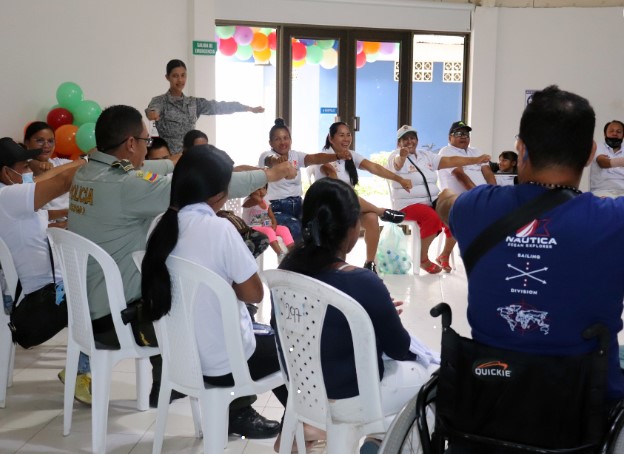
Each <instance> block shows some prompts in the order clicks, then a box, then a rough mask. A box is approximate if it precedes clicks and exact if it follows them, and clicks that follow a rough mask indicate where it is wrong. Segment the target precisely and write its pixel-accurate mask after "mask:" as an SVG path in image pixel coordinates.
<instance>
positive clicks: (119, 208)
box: [69, 105, 296, 438]
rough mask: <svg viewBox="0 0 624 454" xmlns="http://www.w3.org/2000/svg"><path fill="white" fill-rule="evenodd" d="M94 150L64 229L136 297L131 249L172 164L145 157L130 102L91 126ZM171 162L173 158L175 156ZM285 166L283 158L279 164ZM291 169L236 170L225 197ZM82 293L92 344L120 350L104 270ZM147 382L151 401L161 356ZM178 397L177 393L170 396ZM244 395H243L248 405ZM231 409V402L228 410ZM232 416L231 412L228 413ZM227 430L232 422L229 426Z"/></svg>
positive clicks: (270, 426) (141, 238)
mask: <svg viewBox="0 0 624 454" xmlns="http://www.w3.org/2000/svg"><path fill="white" fill-rule="evenodd" d="M95 138H96V143H97V149H98V151H95V152H93V153H92V154H91V155H90V156H89V162H88V164H87V165H86V166H84V167H83V168H81V169H80V170H79V171H78V172H77V173H76V175H75V177H74V181H73V184H72V187H71V189H70V205H69V229H70V230H71V231H73V232H75V233H78V234H80V235H82V236H84V237H85V238H88V239H89V240H91V241H93V242H94V243H96V244H98V245H99V246H100V247H102V248H103V249H104V250H105V251H106V252H108V253H109V254H110V255H111V256H112V258H113V259H114V260H115V262H116V263H117V265H118V266H119V270H120V272H121V277H122V280H123V285H124V293H125V297H126V301H127V302H129V303H130V302H133V301H137V300H140V297H141V277H140V274H139V271H138V270H137V269H136V267H135V265H134V263H133V260H132V253H133V252H134V251H139V250H144V249H145V244H146V237H147V232H148V229H149V227H150V225H151V223H152V221H153V220H154V218H155V217H156V216H157V215H158V214H160V213H162V212H163V211H165V210H166V209H167V206H168V204H169V197H170V188H171V177H170V176H168V174H170V173H171V172H172V171H173V166H174V162H172V161H171V160H168V159H164V160H159V161H145V157H146V155H147V147H148V146H149V145H150V144H151V138H150V137H149V134H148V131H147V128H146V126H145V123H144V122H143V119H142V116H141V113H140V112H139V111H138V110H136V109H134V108H133V107H129V106H123V105H118V106H112V107H109V108H107V109H105V110H104V111H103V112H102V114H101V115H100V117H99V118H98V121H97V123H96V127H95ZM174 159H175V158H174ZM285 164H287V163H285ZM295 174H296V171H295V170H294V168H293V167H292V166H290V167H288V166H283V167H281V168H279V169H276V168H275V167H274V168H272V169H267V170H256V171H250V172H237V173H235V174H234V175H236V177H233V178H232V182H231V183H230V188H229V193H230V197H243V196H246V195H248V194H250V193H251V192H253V191H254V190H256V189H257V188H259V187H262V186H264V185H265V184H266V183H267V182H268V181H277V180H279V179H281V178H285V177H286V178H288V177H290V178H293V177H294V175H295ZM87 290H88V294H89V308H90V311H91V319H92V323H93V331H94V336H95V339H96V342H97V343H98V346H101V347H103V348H118V347H119V343H118V340H117V337H116V335H115V331H114V327H113V324H112V318H111V315H110V307H109V304H108V299H107V297H106V287H105V282H104V275H103V273H102V271H101V269H100V268H99V267H98V266H97V265H93V266H90V267H89V268H88V270H87ZM133 331H134V334H135V338H136V340H137V343H139V344H141V345H156V338H155V336H154V332H153V328H152V326H151V323H146V324H141V325H140V327H139V325H138V324H133ZM152 365H153V372H152V374H153V386H152V392H151V393H150V405H152V404H154V405H153V406H156V402H157V399H158V391H159V387H160V373H161V359H160V357H153V359H152ZM174 397H181V396H174ZM248 402H249V400H247V405H248ZM232 409H234V407H232ZM230 413H231V415H230V420H231V426H232V425H233V423H232V418H233V417H234V419H236V415H235V414H234V415H232V413H235V412H232V411H231V412H230ZM247 419H248V420H244V421H235V422H238V424H234V425H235V426H236V428H237V429H239V430H237V431H236V433H240V432H242V431H245V430H246V429H248V431H247V432H248V433H240V434H241V435H245V436H248V437H256V438H264V437H266V438H269V437H272V436H275V435H276V434H277V431H278V430H279V423H278V422H276V421H269V420H266V419H264V418H263V417H261V416H260V415H253V418H249V417H248V418H247ZM231 428H232V427H231Z"/></svg>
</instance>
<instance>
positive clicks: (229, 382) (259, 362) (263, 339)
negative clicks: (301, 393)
mask: <svg viewBox="0 0 624 454" xmlns="http://www.w3.org/2000/svg"><path fill="white" fill-rule="evenodd" d="M247 365H248V366H249V374H250V375H251V378H252V379H254V380H258V379H260V378H263V377H266V376H267V375H270V374H272V373H274V372H277V371H278V370H280V365H279V360H278V359H277V347H276V345H275V336H273V335H269V336H267V335H262V336H259V335H256V350H255V351H254V352H253V355H251V357H250V358H249V359H248V360H247ZM204 382H205V383H208V384H209V385H212V386H233V385H234V377H232V374H226V375H220V376H218V377H207V376H204ZM273 394H275V397H277V399H278V400H279V401H280V403H281V404H282V405H283V406H284V408H286V401H287V400H288V389H287V388H286V386H285V385H281V386H279V387H277V388H275V389H273ZM230 409H231V407H230Z"/></svg>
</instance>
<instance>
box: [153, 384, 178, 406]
mask: <svg viewBox="0 0 624 454" xmlns="http://www.w3.org/2000/svg"><path fill="white" fill-rule="evenodd" d="M159 394H160V384H157V385H152V390H151V391H150V395H149V406H150V408H158V395H159ZM183 397H186V394H182V393H181V392H179V391H176V390H175V389H172V390H171V399H169V403H171V402H173V401H174V400H176V399H182V398H183Z"/></svg>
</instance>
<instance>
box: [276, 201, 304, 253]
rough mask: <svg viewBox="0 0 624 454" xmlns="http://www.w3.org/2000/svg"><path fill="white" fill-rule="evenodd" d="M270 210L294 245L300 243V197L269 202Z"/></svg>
mask: <svg viewBox="0 0 624 454" xmlns="http://www.w3.org/2000/svg"><path fill="white" fill-rule="evenodd" d="M271 209H272V210H273V214H275V219H276V220H277V223H278V224H280V225H285V226H286V227H288V229H289V230H290V234H291V235H292V237H293V240H295V243H298V242H299V241H301V197H286V198H285V199H278V200H271Z"/></svg>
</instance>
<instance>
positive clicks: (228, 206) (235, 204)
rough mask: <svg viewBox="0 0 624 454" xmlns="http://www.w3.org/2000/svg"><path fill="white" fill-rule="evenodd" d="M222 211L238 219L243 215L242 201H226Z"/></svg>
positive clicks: (238, 199) (239, 199)
mask: <svg viewBox="0 0 624 454" xmlns="http://www.w3.org/2000/svg"><path fill="white" fill-rule="evenodd" d="M223 209H224V210H227V211H231V212H232V213H234V214H235V215H236V216H238V217H240V216H242V215H243V199H241V198H238V197H237V198H234V199H227V201H226V202H225V205H224V206H223Z"/></svg>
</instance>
